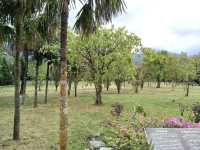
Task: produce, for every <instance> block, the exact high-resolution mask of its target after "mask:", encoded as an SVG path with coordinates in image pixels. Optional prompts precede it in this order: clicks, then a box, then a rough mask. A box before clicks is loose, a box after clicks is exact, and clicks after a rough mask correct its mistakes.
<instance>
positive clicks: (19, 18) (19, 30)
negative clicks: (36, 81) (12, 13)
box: [13, 0, 23, 140]
mask: <svg viewBox="0 0 200 150" xmlns="http://www.w3.org/2000/svg"><path fill="white" fill-rule="evenodd" d="M17 2H18V3H17V4H18V11H19V12H18V13H17V15H16V24H15V26H16V41H15V42H16V43H15V44H16V45H15V46H16V54H15V110H14V128H13V140H19V139H20V53H21V51H22V48H21V45H22V43H21V42H22V35H23V12H22V10H23V6H22V4H23V2H22V0H18V1H17Z"/></svg>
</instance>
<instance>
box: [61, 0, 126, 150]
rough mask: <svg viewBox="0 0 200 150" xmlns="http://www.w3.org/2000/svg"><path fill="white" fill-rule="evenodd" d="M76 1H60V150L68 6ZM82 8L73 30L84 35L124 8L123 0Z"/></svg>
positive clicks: (89, 1) (64, 128) (102, 1)
mask: <svg viewBox="0 0 200 150" xmlns="http://www.w3.org/2000/svg"><path fill="white" fill-rule="evenodd" d="M70 2H71V3H72V4H75V3H76V2H77V1H76V0H71V1H70V0H60V13H61V36H60V38H61V39H60V42H61V49H60V57H61V58H60V67H61V68H60V70H61V71H60V97H61V100H60V149H61V150H65V149H67V124H68V123H67V122H68V113H67V111H68V101H67V93H66V88H67V81H66V80H67V64H66V63H67V58H66V54H67V51H68V50H67V27H68V17H69V4H70ZM81 4H83V7H82V8H81V10H80V11H79V13H78V15H77V20H76V23H75V29H76V30H77V31H79V32H82V33H84V34H88V33H90V32H93V31H94V30H95V29H96V27H97V26H98V25H99V24H102V23H106V22H109V21H111V20H112V17H113V16H116V15H117V14H119V13H122V12H123V11H124V8H125V4H124V1H123V0H99V1H96V0H85V1H81Z"/></svg>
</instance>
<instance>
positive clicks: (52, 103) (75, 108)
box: [0, 85, 200, 150]
mask: <svg viewBox="0 0 200 150" xmlns="http://www.w3.org/2000/svg"><path fill="white" fill-rule="evenodd" d="M199 91H200V87H191V89H190V96H189V97H184V90H183V87H177V88H176V89H175V91H172V90H171V88H170V87H163V88H161V89H156V88H147V87H145V89H144V90H143V91H142V92H140V93H139V94H134V93H133V90H132V89H131V88H130V87H129V88H127V89H125V90H123V91H122V93H121V94H116V91H115V90H114V89H111V90H110V91H108V92H106V91H104V94H103V103H104V104H103V105H102V106H95V105H93V103H94V99H95V94H94V90H93V89H92V88H85V87H83V85H81V86H80V89H79V91H78V92H79V96H78V97H77V98H74V97H73V96H71V97H70V101H69V106H70V109H69V112H70V114H69V149H70V150H84V149H86V148H87V138H88V137H89V136H91V135H95V134H98V133H103V132H105V128H104V126H103V124H104V122H105V121H106V120H110V119H111V115H110V110H111V105H112V104H113V103H115V102H120V103H121V104H122V105H123V106H124V113H123V116H124V118H125V120H124V121H127V120H129V119H130V116H131V111H132V109H133V106H134V105H142V106H143V107H144V109H145V111H146V112H147V114H148V116H156V117H160V118H163V117H170V116H178V115H179V111H178V103H184V104H192V103H194V102H198V101H199V102H200V92H199ZM13 93H14V89H13V86H5V87H0V150H4V149H5V150H13V149H16V150H56V149H58V144H59V143H58V134H59V133H58V131H59V98H58V94H57V92H56V91H55V89H54V87H53V86H50V91H49V95H48V96H49V99H48V104H47V105H45V104H43V102H44V88H43V90H42V91H41V92H39V100H38V101H39V107H38V108H33V107H32V106H33V86H31V85H29V86H28V97H27V100H26V102H25V105H24V106H22V107H21V140H20V141H19V142H13V141H12V129H13V110H14V109H13V108H14V102H13ZM72 94H73V91H72ZM172 100H175V102H174V103H173V102H172Z"/></svg>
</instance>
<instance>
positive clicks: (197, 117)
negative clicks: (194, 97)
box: [192, 103, 200, 123]
mask: <svg viewBox="0 0 200 150" xmlns="http://www.w3.org/2000/svg"><path fill="white" fill-rule="evenodd" d="M192 111H193V114H194V122H195V123H198V122H200V104H199V103H196V104H194V105H193V107H192Z"/></svg>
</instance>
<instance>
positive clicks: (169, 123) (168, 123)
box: [164, 117, 200, 128]
mask: <svg viewBox="0 0 200 150" xmlns="http://www.w3.org/2000/svg"><path fill="white" fill-rule="evenodd" d="M164 127H168V128H200V123H191V122H187V121H185V120H184V119H183V118H176V117H172V118H169V119H166V120H164Z"/></svg>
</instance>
